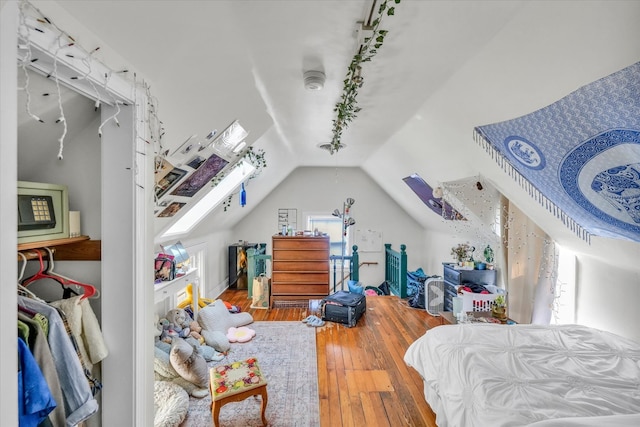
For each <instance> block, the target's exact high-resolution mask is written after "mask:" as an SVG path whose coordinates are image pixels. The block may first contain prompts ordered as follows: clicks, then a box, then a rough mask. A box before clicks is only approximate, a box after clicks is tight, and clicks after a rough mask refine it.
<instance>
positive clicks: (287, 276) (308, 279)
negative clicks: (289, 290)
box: [271, 271, 329, 285]
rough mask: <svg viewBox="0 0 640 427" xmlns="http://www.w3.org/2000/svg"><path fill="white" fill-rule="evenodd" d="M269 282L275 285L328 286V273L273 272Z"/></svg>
mask: <svg viewBox="0 0 640 427" xmlns="http://www.w3.org/2000/svg"><path fill="white" fill-rule="evenodd" d="M271 274H272V277H271V280H272V282H273V283H274V284H275V283H282V282H287V283H326V284H327V285H329V272H328V271H326V272H321V271H318V272H306V273H305V274H300V273H297V272H288V271H273V272H272V273H271Z"/></svg>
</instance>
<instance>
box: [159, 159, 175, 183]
mask: <svg viewBox="0 0 640 427" xmlns="http://www.w3.org/2000/svg"><path fill="white" fill-rule="evenodd" d="M155 162H156V164H155V170H154V178H155V183H156V184H158V182H160V180H161V179H162V178H164V177H165V176H167V174H168V173H169V172H171V170H172V169H173V165H172V164H171V163H169V162H168V161H167V159H163V158H162V157H160V156H158V157H156V159H155Z"/></svg>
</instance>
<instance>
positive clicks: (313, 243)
mask: <svg viewBox="0 0 640 427" xmlns="http://www.w3.org/2000/svg"><path fill="white" fill-rule="evenodd" d="M272 243H273V249H274V251H276V250H281V249H292V250H299V249H303V250H309V249H320V250H324V251H327V250H329V238H325V237H279V238H275V237H274V239H273V242H272Z"/></svg>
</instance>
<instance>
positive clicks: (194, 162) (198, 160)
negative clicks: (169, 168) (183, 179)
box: [187, 156, 205, 169]
mask: <svg viewBox="0 0 640 427" xmlns="http://www.w3.org/2000/svg"><path fill="white" fill-rule="evenodd" d="M204 161H205V158H204V157H202V156H195V157H194V158H193V159H191V160H189V163H187V166H189V167H190V168H192V169H198V168H199V167H200V165H202V163H204Z"/></svg>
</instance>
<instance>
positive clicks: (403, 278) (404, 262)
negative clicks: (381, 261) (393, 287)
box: [399, 245, 407, 298]
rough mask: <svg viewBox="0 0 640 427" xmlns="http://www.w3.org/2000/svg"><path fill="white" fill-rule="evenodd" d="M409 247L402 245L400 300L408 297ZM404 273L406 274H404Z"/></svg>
mask: <svg viewBox="0 0 640 427" xmlns="http://www.w3.org/2000/svg"><path fill="white" fill-rule="evenodd" d="M406 249H407V246H406V245H400V271H399V275H400V298H406V297H407V252H406ZM402 272H404V274H403V273H402Z"/></svg>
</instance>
